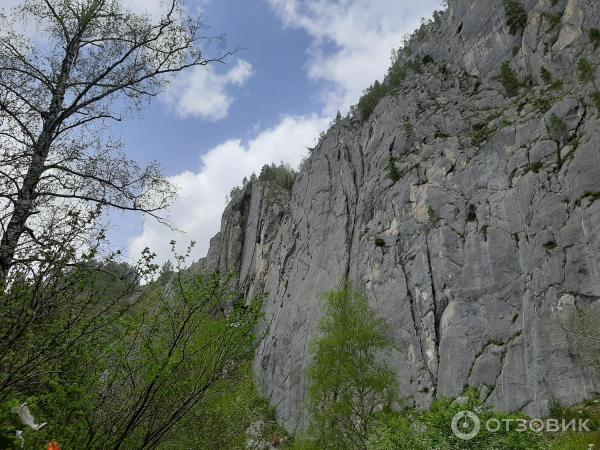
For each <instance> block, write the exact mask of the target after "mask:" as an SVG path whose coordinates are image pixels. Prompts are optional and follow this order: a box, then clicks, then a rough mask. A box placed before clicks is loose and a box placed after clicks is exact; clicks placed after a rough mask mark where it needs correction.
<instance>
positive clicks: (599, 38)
mask: <svg viewBox="0 0 600 450" xmlns="http://www.w3.org/2000/svg"><path fill="white" fill-rule="evenodd" d="M588 36H589V38H590V42H591V43H592V44H594V49H597V48H598V46H600V30H599V29H598V28H592V29H591V30H590V31H589V33H588Z"/></svg>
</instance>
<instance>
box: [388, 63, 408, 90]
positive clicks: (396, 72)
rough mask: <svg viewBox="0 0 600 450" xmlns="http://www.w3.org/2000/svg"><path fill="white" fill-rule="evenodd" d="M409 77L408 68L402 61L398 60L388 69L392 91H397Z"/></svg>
mask: <svg viewBox="0 0 600 450" xmlns="http://www.w3.org/2000/svg"><path fill="white" fill-rule="evenodd" d="M407 76H408V67H407V66H406V65H404V64H403V63H402V62H401V61H400V60H396V61H395V62H393V63H392V65H391V66H390V68H389V69H388V76H387V79H388V83H389V84H390V88H391V89H397V88H399V87H400V86H401V85H402V82H403V81H404V80H406V77H407Z"/></svg>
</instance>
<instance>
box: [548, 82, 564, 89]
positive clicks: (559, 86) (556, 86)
mask: <svg viewBox="0 0 600 450" xmlns="http://www.w3.org/2000/svg"><path fill="white" fill-rule="evenodd" d="M562 87H563V82H562V80H555V81H554V82H552V85H551V86H550V89H552V90H553V91H560V90H561V89H562Z"/></svg>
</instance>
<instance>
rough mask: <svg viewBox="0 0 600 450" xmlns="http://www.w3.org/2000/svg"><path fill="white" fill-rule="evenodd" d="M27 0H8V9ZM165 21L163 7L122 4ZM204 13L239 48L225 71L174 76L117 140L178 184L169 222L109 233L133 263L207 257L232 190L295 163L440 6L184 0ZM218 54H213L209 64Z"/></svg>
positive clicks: (117, 131) (125, 220) (424, 1)
mask: <svg viewBox="0 0 600 450" xmlns="http://www.w3.org/2000/svg"><path fill="white" fill-rule="evenodd" d="M18 1H19V0H0V6H3V7H4V6H11V5H12V4H14V3H15V2H18ZM123 2H124V4H125V5H126V6H128V7H130V8H132V9H134V10H137V11H144V12H147V13H149V14H151V15H155V16H159V15H160V12H161V10H162V9H163V7H164V4H163V3H162V0H123ZM185 4H186V8H187V9H188V10H189V11H190V12H193V13H201V14H202V17H203V19H204V22H205V23H206V25H207V29H206V33H205V34H207V35H211V36H217V35H224V36H225V46H226V47H225V48H226V49H227V50H237V52H236V53H235V54H234V55H233V56H232V57H230V58H228V59H227V61H226V64H214V65H208V66H206V67H198V68H194V69H191V70H189V71H187V72H184V73H181V74H179V75H178V76H177V78H176V79H175V80H174V82H173V83H172V84H171V85H170V86H169V87H168V88H167V89H166V90H165V92H164V93H163V94H161V95H160V96H159V97H157V98H154V99H152V101H151V102H150V103H149V104H148V105H147V107H146V108H145V109H144V110H143V111H142V112H141V113H139V114H137V113H136V114H133V115H132V116H131V117H128V118H127V120H124V121H123V122H120V123H118V124H116V125H115V126H114V127H113V128H112V131H111V133H112V134H113V136H114V137H117V138H120V139H121V140H122V141H123V143H124V144H125V149H126V151H127V154H128V155H129V156H130V157H131V158H132V159H135V160H137V161H139V162H141V163H150V162H152V161H158V162H160V163H161V166H162V169H163V172H164V174H165V175H166V176H168V177H169V179H170V180H171V182H172V183H174V184H175V185H176V186H177V188H178V198H177V200H176V201H175V202H174V203H173V204H172V205H171V206H170V207H169V209H168V210H167V211H165V213H164V214H163V215H165V216H167V217H168V218H169V220H170V221H171V222H172V223H173V224H174V225H175V227H176V228H177V229H176V230H171V229H169V228H168V227H166V226H165V225H163V224H161V223H159V222H157V221H156V220H155V219H153V218H151V217H142V216H141V215H138V214H135V213H112V214H111V215H110V218H109V221H110V228H109V233H108V237H109V240H110V242H111V243H112V244H113V245H114V246H115V248H119V249H121V251H122V252H123V253H124V254H125V255H126V256H127V257H128V258H129V259H131V260H136V259H137V258H138V256H139V254H140V253H141V251H142V250H143V249H144V248H145V247H150V248H151V249H152V250H153V251H154V252H156V253H157V254H158V262H162V261H164V260H166V259H168V258H169V255H170V250H169V249H170V245H169V242H170V241H171V240H172V239H174V240H176V241H177V242H178V247H179V248H180V249H183V248H185V247H186V246H187V244H188V243H189V242H190V241H192V240H193V241H196V242H197V245H196V247H195V248H194V250H193V253H192V255H191V260H192V261H193V260H196V259H198V258H199V257H202V256H205V254H206V252H207V250H208V245H209V241H210V238H211V237H212V236H213V235H214V234H215V233H217V232H218V231H219V228H220V221H221V215H222V213H223V210H224V208H225V206H226V202H225V198H226V195H227V194H228V192H229V191H230V190H231V189H232V188H233V187H235V186H238V185H240V184H241V181H242V179H243V178H244V177H245V176H246V177H249V176H250V175H251V174H252V173H253V172H255V173H259V172H260V169H261V167H262V166H263V165H264V164H268V163H271V162H275V163H280V162H283V163H286V164H290V165H291V166H292V167H297V166H298V164H299V163H300V161H301V160H302V158H303V157H305V156H306V154H307V152H308V151H307V147H312V146H314V144H315V143H316V141H317V137H318V135H319V133H320V132H321V131H323V130H325V129H326V128H327V127H328V124H329V123H331V121H332V119H333V117H335V114H336V113H337V111H340V112H341V113H342V115H345V114H346V113H347V112H348V110H349V108H350V106H351V105H353V104H355V103H357V101H358V99H359V97H360V95H361V93H362V91H363V90H364V89H365V88H366V87H368V86H369V85H370V84H371V83H373V81H374V80H376V79H378V80H380V81H381V80H382V79H383V77H384V75H385V73H386V72H387V68H388V67H389V64H390V54H391V51H392V49H394V48H398V47H399V46H401V44H402V41H403V37H404V36H405V35H406V34H407V33H410V32H412V31H413V30H414V29H415V28H416V27H417V26H418V25H419V21H420V19H421V18H422V17H431V15H432V14H433V11H434V10H435V9H441V1H440V0H419V1H418V2H416V1H414V0H185ZM216 52H218V49H216V48H209V49H206V54H207V55H208V56H211V54H215V53H216Z"/></svg>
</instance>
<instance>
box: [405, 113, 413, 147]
mask: <svg viewBox="0 0 600 450" xmlns="http://www.w3.org/2000/svg"><path fill="white" fill-rule="evenodd" d="M404 134H405V136H406V142H412V141H414V139H415V127H413V124H412V123H411V121H410V119H409V118H408V117H406V118H404Z"/></svg>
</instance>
